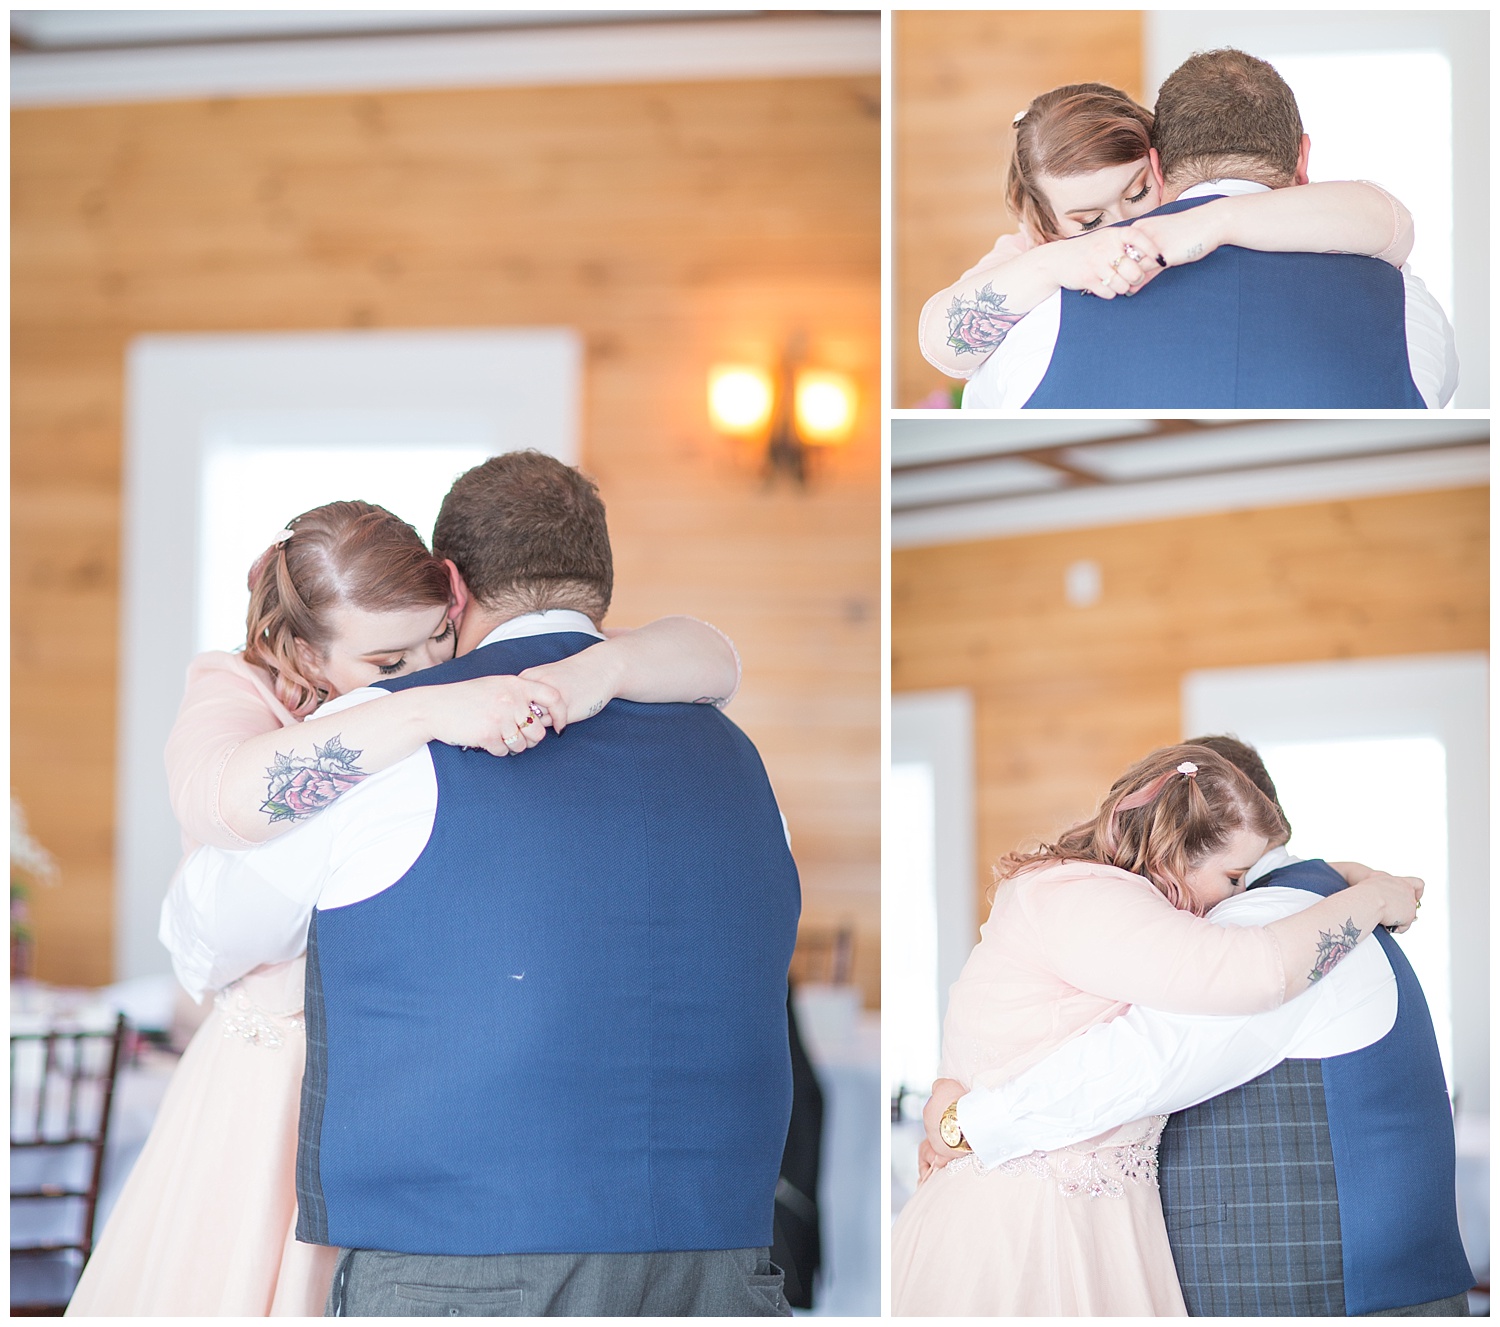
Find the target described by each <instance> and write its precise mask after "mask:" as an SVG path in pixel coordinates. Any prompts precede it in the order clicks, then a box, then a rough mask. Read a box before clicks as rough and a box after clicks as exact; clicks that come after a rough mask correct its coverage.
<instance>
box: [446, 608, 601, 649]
mask: <svg viewBox="0 0 1500 1327" xmlns="http://www.w3.org/2000/svg"><path fill="white" fill-rule="evenodd" d="M561 631H581V632H583V634H584V635H586V636H593V637H594V638H595V639H596V640H603V639H604V634H603V633H602V632H601V631H600V630H599V629H598V628H597V627H595V626H594V624H593V623H592V622H590V621H589V619H588V615H587V614H585V613H580V612H578V610H577V609H574V608H549V609H547V610H546V611H545V612H541V613H522V614H521V616H520V617H512V618H507V619H506V620H505V621H504V622H502V623H501V624H500V625H499V626H498V627H496V628H495V629H494V630H493V631H492V632H490V634H489V635H488V636H486V637H485V638H484V639H483V640H482V641H480V642H479V644H478V645H476V646H475V647H474V648H475V649H477V650H482V649H483V648H484V647H485V646H486V645H493V644H494V643H495V642H496V641H499V640H518V639H520V638H521V637H522V636H551V635H555V634H556V633H558V632H561Z"/></svg>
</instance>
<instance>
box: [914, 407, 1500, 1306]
mask: <svg viewBox="0 0 1500 1327" xmlns="http://www.w3.org/2000/svg"><path fill="white" fill-rule="evenodd" d="M1488 439H1489V426H1488V423H1487V421H1477V422H1467V421H1458V420H1451V421H1450V420H1428V419H1417V420H1412V421H1400V422H1397V421H1393V420H1360V421H1306V420H1303V421H1292V420H1284V421H1263V420H1245V421H1213V422H1205V421H1194V420H1099V419H1094V420H1086V421H1080V420H1071V421H1069V420H1046V421H1034V422H1033V421H1026V422H1010V421H989V420H968V419H944V420H921V419H897V420H895V421H893V423H892V443H891V451H892V482H891V502H892V523H891V541H892V567H891V687H892V700H891V733H892V769H891V785H890V795H889V796H888V798H887V829H886V853H887V863H888V865H887V874H886V884H885V899H884V906H885V909H886V933H887V934H888V935H900V936H902V937H903V944H902V946H901V949H900V952H899V954H898V953H897V951H896V950H894V949H892V950H891V951H890V952H889V953H888V956H887V962H886V974H885V982H886V988H885V1006H884V1023H885V1036H886V1072H887V1075H888V1080H889V1086H890V1091H891V1095H892V1107H893V1115H894V1116H895V1117H896V1118H897V1120H898V1123H897V1126H896V1132H895V1137H894V1140H893V1147H892V1165H893V1172H894V1174H893V1204H894V1205H895V1206H897V1207H899V1205H900V1203H901V1202H903V1201H904V1199H905V1197H906V1196H907V1195H909V1193H910V1191H911V1187H912V1185H913V1183H914V1181H915V1168H914V1149H915V1145H916V1141H917V1140H918V1139H919V1138H920V1136H921V1114H920V1112H921V1105H922V1103H923V1102H924V1101H925V1100H926V1096H927V1089H928V1087H929V1085H930V1083H931V1080H932V1079H933V1077H934V1076H935V1071H936V1068H937V1064H938V1045H939V1028H940V1026H941V1019H942V1014H943V1009H944V1006H945V1004H946V999H947V992H948V987H949V985H950V984H951V983H952V982H953V980H954V979H955V978H956V977H957V975H958V972H959V969H960V968H961V967H962V965H963V963H964V960H965V959H966V958H967V957H968V953H969V950H970V949H971V948H972V947H973V945H974V943H975V942H976V941H977V939H978V928H979V924H980V923H981V922H982V921H983V919H984V917H985V915H986V913H987V910H988V909H987V903H986V895H987V893H988V890H989V885H990V864H991V863H992V862H994V861H995V860H996V859H997V858H999V857H1000V856H1002V855H1003V854H1004V853H1006V852H1008V851H1011V850H1012V849H1015V848H1018V847H1022V846H1025V845H1034V844H1035V843H1036V842H1038V841H1045V840H1050V839H1052V838H1053V837H1054V836H1055V835H1056V834H1057V833H1058V832H1059V831H1061V830H1062V829H1065V828H1066V827H1067V826H1069V825H1071V824H1074V823H1076V822H1077V821H1079V820H1082V819H1084V818H1086V817H1088V816H1090V815H1092V814H1093V812H1094V810H1095V808H1096V807H1097V806H1098V804H1099V801H1100V799H1101V798H1102V796H1103V795H1104V793H1105V792H1106V790H1107V789H1108V788H1109V785H1110V784H1111V782H1112V781H1113V780H1114V778H1115V777H1116V776H1117V775H1118V774H1119V773H1120V772H1121V771H1122V770H1124V769H1125V768H1126V767H1127V766H1128V765H1130V764H1131V763H1132V762H1133V761H1135V760H1137V759H1139V758H1140V757H1141V756H1144V755H1145V754H1146V753H1148V752H1149V751H1151V750H1153V749H1155V748H1156V747H1159V746H1162V745H1165V744H1168V743H1172V742H1176V741H1180V740H1182V739H1183V738H1185V737H1189V736H1194V735H1202V734H1205V733H1208V732H1231V733H1235V734H1237V735H1238V736H1240V737H1241V738H1243V739H1244V740H1246V741H1248V742H1251V743H1253V744H1255V745H1256V746H1258V747H1259V748H1260V749H1261V751H1262V752H1263V754H1264V756H1265V759H1266V763H1267V766H1268V768H1269V769H1270V772H1271V775H1272V777H1273V779H1274V780H1275V781H1276V783H1277V785H1278V789H1279V791H1280V792H1281V793H1282V795H1283V799H1284V802H1285V805H1286V807H1287V812H1288V815H1289V817H1290V820H1291V822H1292V825H1293V827H1294V836H1293V839H1292V841H1291V845H1290V846H1291V850H1292V851H1293V852H1294V853H1297V854H1299V855H1302V856H1307V857H1324V858H1330V859H1334V860H1340V859H1342V860H1354V861H1365V862H1369V863H1371V864H1373V865H1376V866H1379V867H1382V868H1385V869H1390V870H1393V871H1395V872H1397V873H1400V874H1412V875H1421V876H1423V877H1424V878H1425V879H1426V880H1427V881H1428V887H1429V893H1428V894H1427V896H1426V897H1427V898H1430V899H1431V900H1432V904H1431V905H1430V906H1432V907H1433V908H1434V912H1433V914H1432V915H1431V916H1429V915H1428V913H1427V912H1426V910H1425V909H1424V912H1423V916H1422V924H1421V925H1420V926H1416V927H1413V928H1412V930H1411V932H1410V933H1409V934H1408V935H1407V936H1403V937H1402V947H1403V948H1404V949H1405V950H1406V951H1407V953H1408V955H1409V956H1410V958H1411V959H1412V963H1413V966H1414V967H1415V968H1416V969H1417V971H1418V975H1419V976H1420V978H1421V980H1422V984H1423V988H1424V990H1425V992H1426V994H1427V997H1428V1000H1429V1002H1430V1004H1431V1007H1432V1011H1433V1015H1434V1023H1435V1025H1436V1027H1437V1031H1438V1038H1439V1042H1440V1045H1441V1047H1442V1051H1443V1058H1444V1067H1445V1070H1446V1072H1447V1074H1448V1086H1449V1089H1450V1093H1451V1095H1452V1098H1453V1101H1454V1105H1455V1117H1456V1121H1457V1126H1458V1139H1459V1153H1460V1155H1459V1186H1460V1213H1461V1219H1462V1223H1463V1230H1464V1238H1465V1242H1466V1245H1467V1246H1468V1249H1469V1254H1470V1259H1471V1262H1472V1263H1473V1266H1474V1269H1475V1272H1476V1275H1478V1277H1479V1278H1480V1281H1481V1282H1482V1283H1483V1284H1485V1285H1486V1286H1487V1285H1488V1279H1489V1081H1490V1056H1489V1007H1490V1001H1489V926H1490V920H1489V839H1488V826H1489V798H1488V786H1489V785H1488V769H1489V756H1488V749H1487V733H1488V713H1487V694H1488V692H1487V672H1488V668H1487V664H1488V656H1487V651H1488V648H1489V581H1488V567H1489V525H1488V522H1489V487H1488V475H1489V469H1488V466H1489V440H1488ZM1429 923H1431V924H1429ZM1419 933H1420V934H1419ZM1486 1307H1487V1304H1486Z"/></svg>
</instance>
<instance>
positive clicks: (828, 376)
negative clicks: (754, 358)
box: [708, 342, 858, 484]
mask: <svg viewBox="0 0 1500 1327" xmlns="http://www.w3.org/2000/svg"><path fill="white" fill-rule="evenodd" d="M857 399H858V397H857V393H856V391H855V388H854V381H853V379H851V378H849V377H847V376H846V375H845V374H842V373H834V372H831V371H829V370H827V369H812V368H803V367H802V366H801V364H800V362H799V356H798V354H797V351H796V348H795V342H794V343H793V346H792V347H791V348H789V349H788V350H787V352H786V354H785V355H783V357H782V360H781V364H780V365H779V366H778V368H777V371H776V372H775V373H774V374H773V373H771V372H769V371H767V370H766V369H763V368H760V367H758V366H754V365H746V364H720V365H716V366H715V367H714V368H712V369H710V370H709V374H708V416H709V419H710V420H711V421H712V423H713V426H714V428H715V429H716V430H718V432H720V433H723V434H727V435H728V436H729V437H736V438H760V437H764V438H765V465H766V473H767V476H768V477H774V476H775V475H777V474H784V475H787V476H789V477H790V478H792V479H795V480H796V481H797V482H798V483H799V484H805V483H806V482H807V457H808V453H809V451H810V450H811V449H813V448H816V447H828V446H836V445H838V444H839V443H842V442H847V441H848V439H849V435H850V434H851V433H852V432H853V431H854V414H855V406H856V403H857Z"/></svg>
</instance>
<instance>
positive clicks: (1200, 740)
mask: <svg viewBox="0 0 1500 1327" xmlns="http://www.w3.org/2000/svg"><path fill="white" fill-rule="evenodd" d="M1185 745H1187V746H1206V747H1207V748H1208V749H1209V750H1210V751H1212V752H1214V754H1215V755H1220V756H1223V757H1224V759H1225V760H1227V761H1228V762H1229V763H1230V764H1231V765H1233V766H1234V767H1235V768H1236V769H1238V770H1239V772H1240V773H1241V774H1243V775H1244V776H1245V777H1246V778H1247V779H1249V780H1250V782H1251V783H1253V784H1254V785H1255V786H1256V787H1257V788H1259V789H1260V791H1261V792H1263V793H1264V794H1265V795H1266V796H1267V797H1269V798H1270V799H1271V801H1272V802H1274V803H1275V805H1276V809H1277V810H1278V811H1280V812H1281V818H1282V820H1284V821H1286V832H1287V837H1288V838H1290V837H1291V833H1292V822H1291V821H1290V820H1287V818H1286V808H1285V807H1283V806H1282V805H1281V798H1279V797H1278V796H1277V795H1276V785H1275V783H1273V782H1272V781H1271V774H1270V771H1269V770H1267V769H1266V762H1265V761H1263V760H1262V759H1261V758H1260V752H1259V751H1257V750H1256V749H1255V748H1254V747H1253V746H1251V745H1250V743H1249V742H1242V741H1240V739H1239V738H1238V737H1231V736H1230V735H1229V734H1228V733H1214V734H1213V735H1212V736H1210V737H1194V738H1190V739H1189V740H1188V742H1187V743H1186V744H1185Z"/></svg>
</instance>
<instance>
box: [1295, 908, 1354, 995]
mask: <svg viewBox="0 0 1500 1327" xmlns="http://www.w3.org/2000/svg"><path fill="white" fill-rule="evenodd" d="M1359 937H1360V929H1359V927H1357V926H1356V925H1355V924H1354V918H1353V917H1350V918H1349V919H1348V921H1346V922H1345V923H1344V927H1343V930H1341V931H1319V932H1318V953H1317V957H1316V958H1314V959H1313V965H1312V971H1311V972H1309V973H1308V974H1307V980H1308V981H1309V982H1314V981H1321V980H1322V979H1323V978H1324V977H1326V976H1327V975H1328V974H1329V973H1330V972H1332V971H1333V970H1334V968H1336V967H1337V966H1338V965H1339V962H1340V960H1341V959H1344V958H1347V957H1348V956H1349V955H1350V954H1352V953H1353V952H1354V946H1355V945H1357V944H1358V943H1359Z"/></svg>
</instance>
